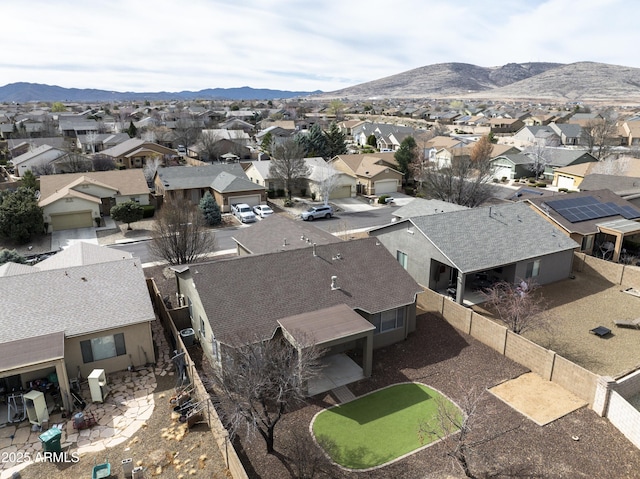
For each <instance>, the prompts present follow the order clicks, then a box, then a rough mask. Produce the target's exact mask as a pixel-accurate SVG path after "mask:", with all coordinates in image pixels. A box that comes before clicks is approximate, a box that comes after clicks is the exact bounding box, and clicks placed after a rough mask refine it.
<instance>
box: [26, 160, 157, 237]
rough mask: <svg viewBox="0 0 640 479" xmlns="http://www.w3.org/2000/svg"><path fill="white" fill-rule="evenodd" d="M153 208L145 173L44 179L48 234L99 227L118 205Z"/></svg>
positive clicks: (42, 198) (43, 203)
mask: <svg viewBox="0 0 640 479" xmlns="http://www.w3.org/2000/svg"><path fill="white" fill-rule="evenodd" d="M127 201H134V202H135V203H138V204H140V205H142V206H144V205H148V204H149V187H148V186H147V181H146V179H145V177H144V174H143V173H142V170H113V171H91V172H86V173H71V174H67V175H44V176H42V177H41V178H40V199H39V201H38V205H39V206H40V207H41V208H42V210H43V215H44V222H45V225H46V227H47V231H48V232H52V231H59V230H65V229H74V228H90V227H93V226H99V224H101V223H102V217H104V216H109V215H110V212H111V208H112V207H113V206H115V205H118V204H121V203H126V202H127Z"/></svg>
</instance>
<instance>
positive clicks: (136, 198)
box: [129, 196, 140, 203]
mask: <svg viewBox="0 0 640 479" xmlns="http://www.w3.org/2000/svg"><path fill="white" fill-rule="evenodd" d="M129 200H130V201H133V202H134V203H140V197H139V196H131V197H130V198H129Z"/></svg>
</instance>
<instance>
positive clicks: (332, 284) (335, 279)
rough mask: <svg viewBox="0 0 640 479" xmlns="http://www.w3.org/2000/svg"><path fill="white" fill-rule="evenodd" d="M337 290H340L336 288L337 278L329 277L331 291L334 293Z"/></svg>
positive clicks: (338, 287)
mask: <svg viewBox="0 0 640 479" xmlns="http://www.w3.org/2000/svg"><path fill="white" fill-rule="evenodd" d="M337 289H340V286H338V277H337V276H331V291H335V290H337Z"/></svg>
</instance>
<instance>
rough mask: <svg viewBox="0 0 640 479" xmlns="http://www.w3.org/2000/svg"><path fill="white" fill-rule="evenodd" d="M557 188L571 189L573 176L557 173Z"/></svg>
mask: <svg viewBox="0 0 640 479" xmlns="http://www.w3.org/2000/svg"><path fill="white" fill-rule="evenodd" d="M558 188H566V189H568V190H570V189H573V178H572V177H570V176H563V175H558Z"/></svg>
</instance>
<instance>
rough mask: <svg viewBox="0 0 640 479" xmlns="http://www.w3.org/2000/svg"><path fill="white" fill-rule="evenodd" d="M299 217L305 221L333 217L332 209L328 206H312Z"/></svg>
mask: <svg viewBox="0 0 640 479" xmlns="http://www.w3.org/2000/svg"><path fill="white" fill-rule="evenodd" d="M300 216H302V219H303V220H305V221H307V220H308V221H313V220H315V219H316V218H331V217H332V216H333V208H332V207H331V206H329V205H322V206H312V207H311V208H309V209H308V210H307V211H303V212H302V214H301V215H300Z"/></svg>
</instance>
